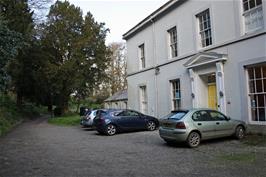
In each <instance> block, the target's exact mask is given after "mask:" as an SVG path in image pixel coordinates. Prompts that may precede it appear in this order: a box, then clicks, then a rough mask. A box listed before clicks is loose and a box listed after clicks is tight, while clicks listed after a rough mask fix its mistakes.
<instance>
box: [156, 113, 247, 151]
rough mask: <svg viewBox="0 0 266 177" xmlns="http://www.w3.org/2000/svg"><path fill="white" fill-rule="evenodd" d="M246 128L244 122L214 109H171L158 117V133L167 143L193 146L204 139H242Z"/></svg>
mask: <svg viewBox="0 0 266 177" xmlns="http://www.w3.org/2000/svg"><path fill="white" fill-rule="evenodd" d="M246 129H247V128H246V124H245V122H243V121H239V120H233V119H231V118H230V117H227V116H225V115H224V114H222V113H221V112H218V111H216V110H210V109H192V110H179V111H172V112H171V113H170V114H169V115H167V116H165V117H164V118H162V119H160V127H159V134H160V137H161V138H162V139H164V140H165V141H166V142H167V143H169V144H171V143H174V142H187V144H188V145H189V146H190V147H192V148H193V147H197V146H198V145H199V144H200V142H201V140H206V139H213V138H220V137H226V136H235V137H236V138H237V139H242V138H244V136H245V133H246Z"/></svg>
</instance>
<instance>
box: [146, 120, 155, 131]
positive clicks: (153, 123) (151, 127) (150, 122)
mask: <svg viewBox="0 0 266 177" xmlns="http://www.w3.org/2000/svg"><path fill="white" fill-rule="evenodd" d="M147 129H148V130H149V131H153V130H155V129H156V124H155V122H153V121H149V122H148V123H147Z"/></svg>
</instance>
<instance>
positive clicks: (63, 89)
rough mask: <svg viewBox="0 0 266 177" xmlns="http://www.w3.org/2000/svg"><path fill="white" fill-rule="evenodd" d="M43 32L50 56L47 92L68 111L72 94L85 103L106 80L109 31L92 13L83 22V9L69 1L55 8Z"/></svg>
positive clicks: (56, 5) (43, 42)
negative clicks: (107, 37)
mask: <svg viewBox="0 0 266 177" xmlns="http://www.w3.org/2000/svg"><path fill="white" fill-rule="evenodd" d="M42 30H43V33H42V35H41V40H42V44H43V47H44V50H45V51H46V52H47V54H48V55H47V56H49V59H48V64H47V65H46V68H45V69H46V72H45V73H46V74H45V75H46V76H47V82H48V83H49V84H46V85H49V88H47V90H48V92H50V95H52V97H54V101H55V102H54V104H56V105H57V106H58V107H60V108H63V111H64V110H66V109H67V108H68V101H69V99H70V95H71V94H72V93H75V96H76V97H77V99H84V98H85V97H86V96H88V95H90V94H92V92H93V89H94V87H95V86H97V85H98V84H100V83H101V80H102V79H104V78H105V76H106V73H105V68H106V64H107V61H108V59H109V58H108V57H107V55H108V54H109V51H108V49H107V47H106V46H105V37H106V33H107V31H108V30H107V29H105V28H104V24H103V23H97V22H95V20H94V18H93V16H92V14H90V13H88V14H87V15H86V16H85V17H84V18H83V14H82V11H81V10H80V8H79V7H75V6H74V5H71V4H70V3H69V2H68V1H64V2H61V1H57V2H56V3H55V4H54V5H53V6H51V9H50V12H49V14H48V20H47V22H46V23H45V24H43V25H42Z"/></svg>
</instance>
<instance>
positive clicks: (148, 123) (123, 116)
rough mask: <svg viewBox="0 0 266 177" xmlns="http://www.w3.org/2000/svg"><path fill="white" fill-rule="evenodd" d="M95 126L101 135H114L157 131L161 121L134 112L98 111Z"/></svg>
mask: <svg viewBox="0 0 266 177" xmlns="http://www.w3.org/2000/svg"><path fill="white" fill-rule="evenodd" d="M94 125H95V126H96V130H97V131H98V132H99V133H104V134H106V135H110V136H111V135H114V134H116V133H117V132H124V131H137V130H149V131H153V130H156V129H157V128H158V126H159V121H158V119H156V118H155V117H152V116H148V115H144V114H142V113H139V112H137V111H134V110H128V109H119V110H108V109H103V110H98V112H97V115H96V117H95V118H94Z"/></svg>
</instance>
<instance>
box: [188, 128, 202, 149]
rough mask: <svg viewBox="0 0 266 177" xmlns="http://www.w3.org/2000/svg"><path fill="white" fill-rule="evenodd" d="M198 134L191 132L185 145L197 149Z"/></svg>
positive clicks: (198, 142)
mask: <svg viewBox="0 0 266 177" xmlns="http://www.w3.org/2000/svg"><path fill="white" fill-rule="evenodd" d="M200 139H201V138H200V134H199V133H198V132H191V133H190V134H189V135H188V138H187V144H188V145H189V147H191V148H195V147H198V145H199V144H200Z"/></svg>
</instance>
